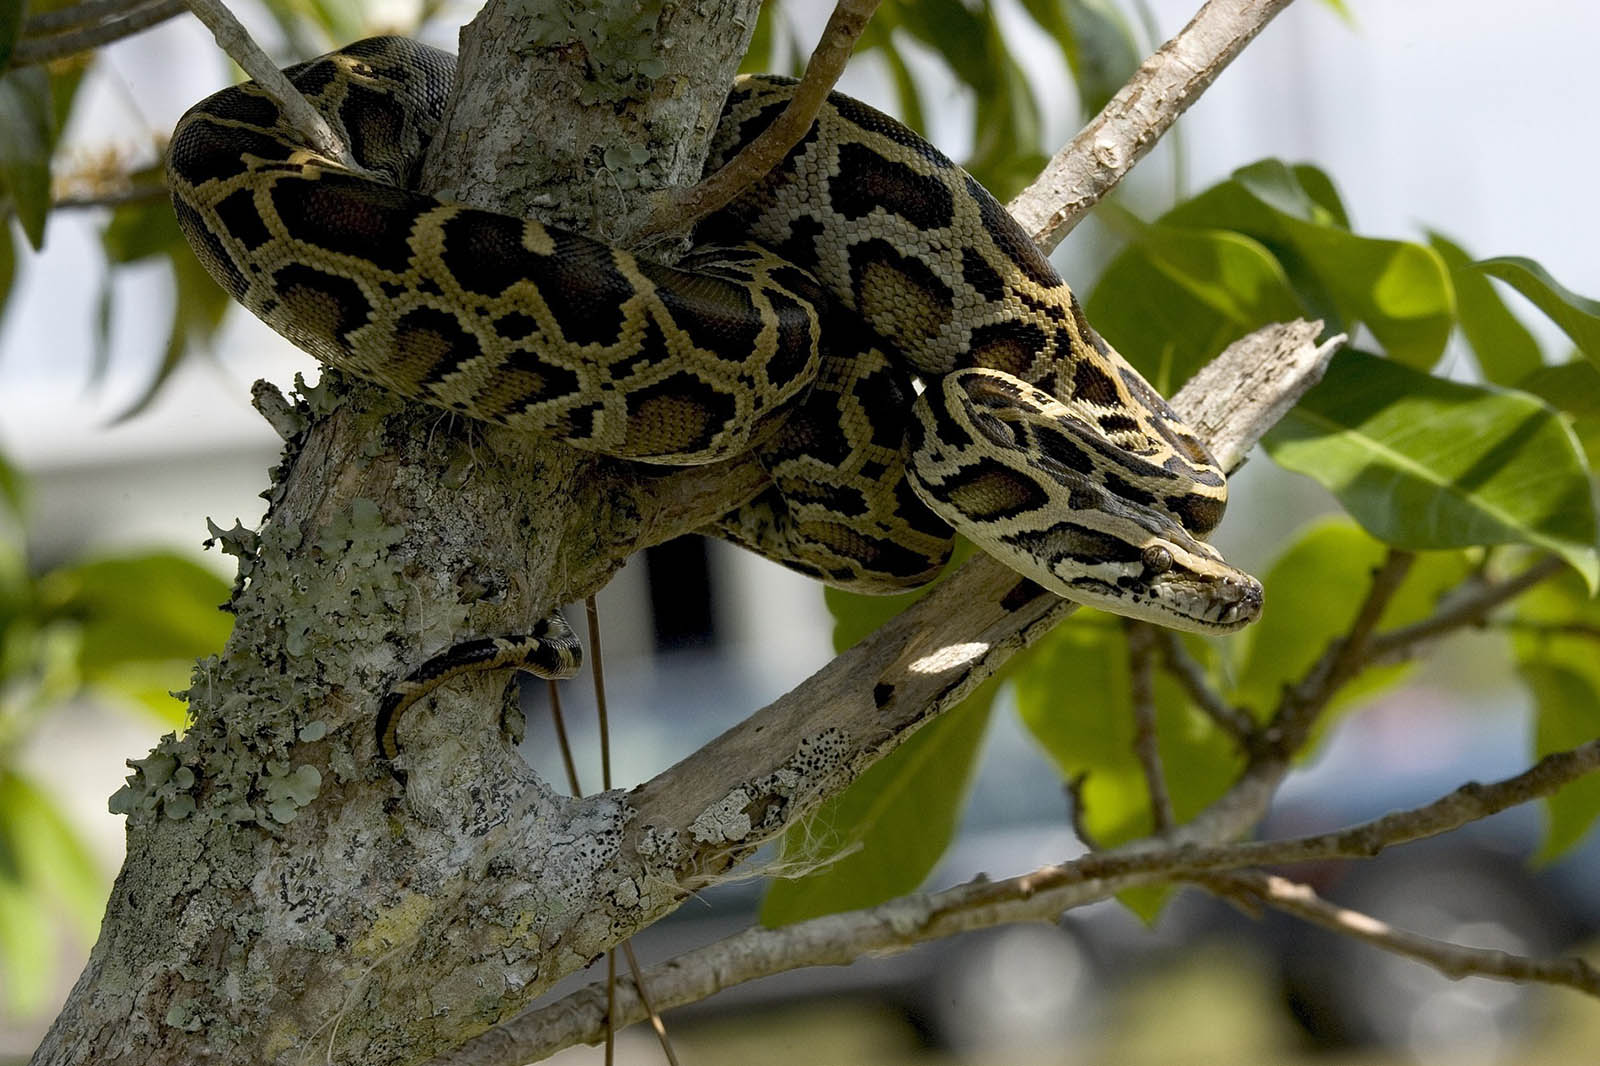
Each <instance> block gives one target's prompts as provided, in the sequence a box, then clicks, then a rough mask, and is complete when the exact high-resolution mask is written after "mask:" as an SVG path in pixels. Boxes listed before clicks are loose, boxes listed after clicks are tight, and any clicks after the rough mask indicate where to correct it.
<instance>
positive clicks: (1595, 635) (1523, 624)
mask: <svg viewBox="0 0 1600 1066" xmlns="http://www.w3.org/2000/svg"><path fill="white" fill-rule="evenodd" d="M1494 625H1495V628H1496V629H1505V630H1510V631H1511V632H1513V633H1528V634H1531V635H1533V636H1536V637H1578V638H1580V639H1583V640H1596V641H1600V626H1597V625H1592V624H1589V623H1587V622H1535V621H1532V620H1530V619H1527V618H1507V619H1504V620H1502V621H1499V622H1496V623H1495V624H1494Z"/></svg>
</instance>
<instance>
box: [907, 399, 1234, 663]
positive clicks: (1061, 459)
mask: <svg viewBox="0 0 1600 1066" xmlns="http://www.w3.org/2000/svg"><path fill="white" fill-rule="evenodd" d="M913 413H914V416H915V417H914V419H913V422H912V425H911V431H910V433H909V435H908V437H907V459H906V473H907V478H908V480H909V482H910V484H911V486H912V489H913V490H914V491H915V492H916V493H917V495H918V496H919V497H920V498H921V499H922V501H923V502H924V503H926V504H927V505H928V507H929V508H930V509H931V510H933V511H934V513H936V514H937V515H939V517H941V518H943V519H944V520H945V521H946V522H949V523H950V524H951V525H952V526H954V527H955V528H956V529H957V530H959V531H960V532H961V533H962V534H964V535H965V536H966V537H967V538H968V539H970V540H972V541H973V542H974V543H976V544H978V545H979V546H980V547H982V548H983V549H984V550H985V551H986V552H988V553H989V554H990V555H993V556H994V557H995V558H997V559H999V560H1000V561H1001V562H1003V563H1005V564H1006V565H1007V566H1009V567H1011V569H1013V570H1015V571H1017V572H1018V573H1019V574H1022V575H1023V576H1025V577H1028V578H1030V579H1032V580H1033V581H1035V582H1037V583H1038V584H1039V585H1041V586H1043V587H1044V588H1046V589H1049V590H1050V591H1052V592H1054V593H1056V594H1057V595H1059V596H1063V597H1065V598H1067V599H1070V600H1074V601H1076V602H1079V603H1082V604H1085V605H1086V606H1090V607H1097V608H1100V609H1102V610H1106V611H1110V612H1112V613H1113V614H1118V615H1122V616H1124V617H1129V618H1138V619H1142V620H1145V621H1150V622H1155V623H1157V624H1160V625H1164V626H1167V627H1169V628H1172V629H1180V630H1184V631H1188V632H1196V633H1228V632H1232V631H1233V630H1236V629H1239V628H1242V627H1243V626H1246V625H1248V624H1250V623H1251V622H1253V621H1255V620H1256V618H1258V617H1259V616H1260V614H1261V607H1262V590H1261V584H1260V582H1258V581H1257V580H1256V579H1255V578H1254V577H1251V576H1250V575H1249V574H1247V573H1245V572H1244V571H1242V570H1239V569H1237V568H1236V567H1233V566H1230V565H1229V564H1228V563H1227V562H1226V561H1225V560H1224V559H1223V558H1222V555H1221V553H1220V552H1218V551H1217V549H1215V548H1213V547H1212V546H1211V545H1209V544H1207V543H1205V542H1204V541H1202V540H1200V539H1199V538H1198V537H1196V536H1194V535H1193V534H1191V533H1190V532H1189V530H1188V529H1186V528H1185V526H1184V524H1183V521H1182V519H1183V516H1184V515H1186V514H1188V513H1190V512H1191V510H1192V508H1191V507H1189V506H1187V505H1186V504H1187V503H1188V501H1190V500H1192V499H1200V500H1204V501H1213V502H1215V509H1216V510H1217V511H1218V513H1220V506H1221V499H1222V498H1223V497H1222V489H1221V488H1220V486H1219V487H1217V488H1211V487H1209V486H1206V485H1204V484H1203V483H1201V484H1195V483H1192V482H1190V481H1188V480H1187V479H1185V478H1184V476H1183V475H1181V474H1178V473H1175V472H1173V470H1171V469H1170V468H1169V467H1167V466H1164V465H1163V466H1158V465H1156V464H1155V463H1153V462H1151V461H1150V458H1149V457H1148V456H1146V455H1142V454H1138V453H1134V452H1129V451H1127V450H1126V449H1122V448H1119V447H1117V446H1116V445H1114V444H1113V443H1112V442H1111V441H1110V440H1109V439H1108V438H1107V437H1106V436H1105V435H1104V434H1103V433H1101V432H1100V431H1099V430H1098V429H1097V428H1096V426H1095V425H1094V423H1093V422H1092V421H1091V419H1090V417H1088V416H1087V413H1086V411H1085V410H1084V409H1083V407H1082V405H1074V404H1072V403H1071V402H1063V401H1061V400H1059V399H1057V398H1056V397H1054V396H1051V395H1050V394H1048V393H1046V392H1043V391H1041V390H1039V389H1037V388H1034V387H1032V386H1029V385H1027V384H1026V383H1025V382H1023V381H1021V380H1019V379H1017V378H1014V377H1012V376H1011V375H1009V374H1006V373H1004V372H1001V371H996V370H992V369H982V368H975V369H969V370H961V371H957V372H955V373H953V374H950V375H948V376H947V377H946V378H945V379H944V380H943V381H942V382H940V383H939V385H938V386H937V387H931V388H928V389H926V390H924V391H923V393H922V395H921V396H920V397H918V399H917V402H916V403H915V404H914V405H913ZM1157 451H1158V449H1152V453H1155V452H1157ZM1218 480H1220V478H1219V479H1218ZM1174 501H1175V502H1174ZM1207 528H1208V529H1209V526H1208V527H1207Z"/></svg>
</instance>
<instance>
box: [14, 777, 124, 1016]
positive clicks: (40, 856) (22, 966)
mask: <svg viewBox="0 0 1600 1066" xmlns="http://www.w3.org/2000/svg"><path fill="white" fill-rule="evenodd" d="M104 905H105V878H104V876H103V874H102V873H101V871H100V870H98V869H97V868H96V866H95V864H94V862H93V860H92V859H91V858H90V857H89V853H88V850H87V849H86V848H85V847H84V845H83V843H82V842H81V841H80V840H79V839H78V836H77V834H76V833H75V832H74V831H73V829H72V827H71V826H70V825H69V824H68V822H67V821H66V819H65V818H64V817H63V816H62V815H61V813H60V811H59V810H57V808H56V806H55V804H54V803H53V802H51V800H50V799H49V797H48V796H47V795H46V793H45V792H44V791H43V790H42V789H41V788H39V787H38V786H37V785H36V784H34V783H33V782H31V781H29V780H27V779H26V778H24V777H22V776H21V775H19V774H16V773H13V772H11V771H9V770H0V975H3V977H4V980H0V984H3V985H4V986H5V988H6V1000H7V1003H6V1005H7V1007H8V1008H9V1009H10V1010H11V1011H12V1012H14V1013H17V1014H30V1013H34V1012H37V1011H38V1010H39V1009H40V1008H41V1007H43V1006H44V1005H45V1003H46V1002H47V1001H48V999H49V989H50V987H51V981H50V976H51V971H52V970H53V969H54V965H55V959H56V958H57V957H58V951H57V947H56V945H55V943H54V941H55V939H56V928H57V923H58V921H59V920H60V919H66V920H67V921H69V922H71V923H72V925H73V926H74V927H75V928H76V931H77V934H78V936H79V937H80V938H81V939H83V940H92V939H93V938H94V934H95V930H96V928H97V927H98V925H99V919H100V912H101V910H102V908H103V907H104Z"/></svg>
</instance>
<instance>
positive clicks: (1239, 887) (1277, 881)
mask: <svg viewBox="0 0 1600 1066" xmlns="http://www.w3.org/2000/svg"><path fill="white" fill-rule="evenodd" d="M1197 880H1198V883H1200V884H1203V885H1205V886H1206V887H1207V888H1211V889H1212V890H1213V891H1217V890H1222V891H1226V892H1227V893H1229V894H1233V893H1243V894H1246V895H1248V896H1251V897H1254V898H1255V899H1258V900H1259V901H1260V902H1262V903H1265V904H1266V905H1267V906H1269V907H1273V908H1276V909H1277V910H1280V911H1283V912H1284V913H1286V914H1292V915H1294V916H1295V917H1297V918H1303V919H1305V920H1306V921H1308V922H1310V923H1311V924H1313V925H1318V926H1321V927H1322V928H1324V929H1328V930H1331V931H1333V932H1335V933H1338V934H1340V935H1341V936H1350V937H1355V938H1356V939H1357V940H1361V941H1364V942H1366V943H1368V944H1371V945H1373V946H1374V947H1379V948H1382V949H1383V950H1384V951H1388V952H1391V953H1392V954H1395V955H1403V956H1405V957H1406V958H1409V959H1415V960H1416V961H1418V962H1420V963H1423V964H1425V965H1427V966H1431V967H1433V968H1434V969H1435V970H1438V971H1439V972H1440V973H1442V974H1444V975H1445V976H1446V977H1450V978H1454V979H1457V980H1459V979H1460V978H1463V977H1488V978H1493V979H1495V980H1501V981H1523V982H1528V981H1533V982H1538V983H1540V984H1547V985H1560V986H1562V987H1565V988H1573V989H1576V990H1578V991H1579V992H1586V993H1588V994H1589V995H1591V996H1600V970H1596V969H1595V968H1594V967H1593V966H1591V965H1589V964H1588V963H1587V962H1585V961H1584V960H1583V959H1580V958H1577V957H1576V956H1572V957H1568V958H1564V959H1530V958H1527V957H1525V956H1522V955H1512V954H1510V953H1508V952H1504V951H1494V950H1489V949H1485V948H1472V947H1466V946H1465V945H1462V944H1455V943H1451V942H1450V941H1447V940H1435V939H1434V938H1433V937H1428V936H1422V935H1421V934H1418V933H1412V932H1408V931H1407V930H1404V929H1396V928H1395V927H1394V926H1392V925H1390V924H1389V923H1387V922H1384V921H1380V920H1379V919H1377V918H1373V917H1371V916H1370V915H1367V914H1363V913H1361V912H1360V911H1353V910H1350V909H1348V908H1346V907H1340V906H1338V905H1336V904H1333V903H1329V902H1328V901H1327V900H1324V899H1322V898H1321V897H1320V896H1318V895H1317V893H1316V891H1315V890H1314V889H1312V888H1311V886H1309V885H1304V884H1299V883H1297V882H1294V881H1291V880H1289V879H1288V878H1285V877H1279V876H1277V875H1275V874H1266V873H1261V872H1259V871H1254V870H1252V871H1243V872H1240V873H1230V874H1211V875H1208V876H1206V877H1204V878H1199V879H1197Z"/></svg>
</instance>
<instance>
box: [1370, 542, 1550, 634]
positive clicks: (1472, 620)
mask: <svg viewBox="0 0 1600 1066" xmlns="http://www.w3.org/2000/svg"><path fill="white" fill-rule="evenodd" d="M1566 566H1567V564H1566V562H1564V561H1563V560H1562V559H1561V558H1559V557H1558V556H1554V555H1547V556H1545V557H1544V558H1543V559H1540V560H1539V561H1538V562H1536V563H1534V564H1533V565H1531V566H1529V567H1528V568H1527V569H1526V570H1524V571H1522V572H1521V573H1520V574H1517V575H1516V576H1515V577H1508V578H1506V579H1505V580H1503V581H1495V582H1490V583H1488V584H1485V585H1482V586H1480V587H1478V588H1477V589H1475V590H1474V591H1472V592H1470V593H1468V594H1467V595H1465V596H1461V597H1459V598H1457V599H1456V600H1455V601H1454V602H1452V603H1449V604H1447V605H1446V606H1444V607H1442V608H1440V609H1439V610H1438V611H1437V612H1435V613H1434V614H1433V616H1432V617H1430V618H1425V619H1423V620H1422V621H1420V622H1416V623H1413V624H1412V625H1408V626H1402V627H1400V628H1399V629H1394V630H1390V631H1389V632H1387V633H1384V634H1381V635H1380V636H1378V637H1375V638H1374V639H1373V641H1372V645H1371V647H1370V649H1369V653H1370V654H1371V656H1372V657H1373V658H1374V659H1378V660H1382V659H1388V658H1392V657H1394V656H1397V655H1401V654H1404V653H1406V652H1408V651H1410V650H1411V649H1412V648H1413V647H1415V646H1416V645H1418V644H1421V643H1423V642H1424V641H1429V640H1433V639H1434V638H1436V637H1440V636H1443V635H1444V634H1446V633H1448V632H1450V631H1451V630H1455V629H1460V628H1462V627H1463V626H1470V625H1477V624H1479V623H1480V622H1482V621H1483V620H1484V619H1485V618H1486V617H1488V615H1489V612H1490V611H1493V610H1494V609H1495V608H1496V607H1499V606H1500V605H1502V604H1504V603H1507V602H1509V601H1511V600H1514V599H1516V598H1517V597H1518V596H1520V595H1522V594H1523V593H1524V592H1527V591H1528V590H1529V589H1531V588H1533V586H1535V585H1537V584H1539V582H1541V581H1545V580H1547V579H1549V578H1552V577H1554V576H1555V575H1557V574H1559V573H1560V572H1561V571H1562V570H1563V569H1565V568H1566Z"/></svg>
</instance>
